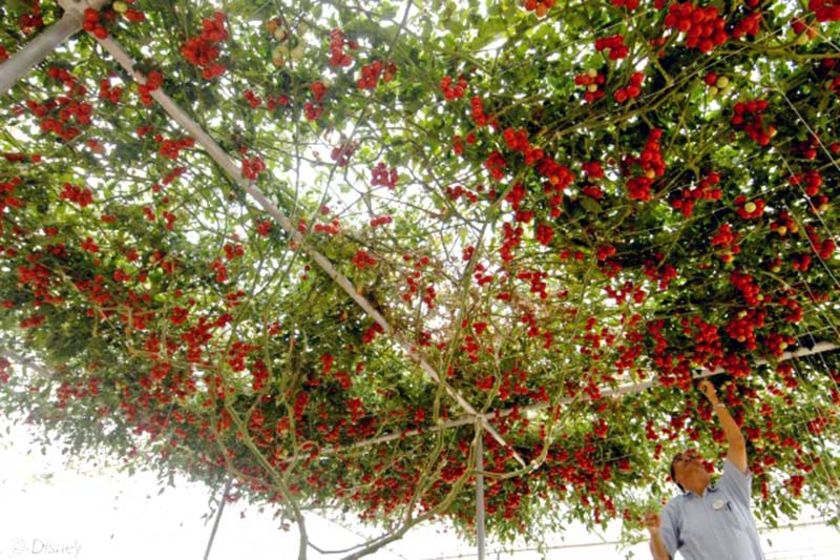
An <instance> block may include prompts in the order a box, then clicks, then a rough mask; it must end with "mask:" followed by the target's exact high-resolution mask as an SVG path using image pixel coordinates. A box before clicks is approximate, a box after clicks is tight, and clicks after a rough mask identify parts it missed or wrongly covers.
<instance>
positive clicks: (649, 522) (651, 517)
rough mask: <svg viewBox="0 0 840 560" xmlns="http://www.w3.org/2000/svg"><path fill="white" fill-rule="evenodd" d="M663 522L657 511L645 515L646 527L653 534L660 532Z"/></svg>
mask: <svg viewBox="0 0 840 560" xmlns="http://www.w3.org/2000/svg"><path fill="white" fill-rule="evenodd" d="M661 525H662V522H661V521H660V519H659V514H658V513H655V512H650V513H648V514H647V515H645V527H647V530H648V531H649V532H650V534H651V535H653V534H654V533H659V530H660V528H661Z"/></svg>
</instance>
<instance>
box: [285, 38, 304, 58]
mask: <svg viewBox="0 0 840 560" xmlns="http://www.w3.org/2000/svg"><path fill="white" fill-rule="evenodd" d="M305 52H306V47H305V46H304V44H303V42H302V41H301V42H300V43H298V46H296V47H295V48H293V49H292V50H291V51H289V58H291V59H292V60H294V61H295V62H297V61H298V60H300V59H301V58H303V55H304V53H305Z"/></svg>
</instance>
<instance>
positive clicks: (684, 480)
mask: <svg viewBox="0 0 840 560" xmlns="http://www.w3.org/2000/svg"><path fill="white" fill-rule="evenodd" d="M699 388H700V390H701V391H702V392H703V394H704V395H705V396H706V398H708V399H709V402H710V403H711V404H712V408H714V411H715V413H716V414H717V417H718V420H719V421H720V426H721V428H723V433H724V435H725V436H726V442H727V445H728V446H729V448H728V449H727V452H726V461H725V462H724V465H723V476H721V478H720V481H719V482H718V483H717V484H716V485H711V486H710V485H709V482H710V475H709V472H708V471H707V470H706V469H705V467H704V465H703V460H702V458H701V457H700V456H699V455H698V454H697V452H696V451H694V450H688V451H685V452H683V453H678V454H677V455H676V456H675V457H674V459H673V461H671V478H672V479H673V480H674V482H676V483H677V486H679V487H680V490H682V491H683V494H682V495H680V496H677V497H675V498H673V499H672V500H671V501H670V502H668V504H667V505H666V506H665V507H664V508H663V509H662V511H661V513H660V514H658V515H657V514H656V513H652V514H649V515H648V516H647V518H646V519H645V524H646V525H647V528H648V531H649V532H650V550H651V552H652V553H653V558H654V559H655V560H669V559H671V558H673V557H674V556H675V555H676V553H677V551H678V550H679V552H680V555H681V556H682V557H683V558H685V559H686V560H763V558H764V555H763V554H762V552H761V545H760V543H759V538H758V531H756V528H755V520H754V519H753V516H752V513H751V512H750V495H751V484H750V481H751V480H752V475H751V474H750V473H749V470H748V469H747V449H746V443H745V441H744V436H743V435H742V434H741V429H740V428H739V427H738V424H736V423H735V420H734V419H733V418H732V416H731V415H730V414H729V411H727V410H726V406H725V405H724V404H723V403H721V402H720V401H719V400H718V396H717V392H716V391H715V388H714V385H712V384H711V383H710V382H709V381H708V380H705V379H704V380H703V381H701V382H700V385H699Z"/></svg>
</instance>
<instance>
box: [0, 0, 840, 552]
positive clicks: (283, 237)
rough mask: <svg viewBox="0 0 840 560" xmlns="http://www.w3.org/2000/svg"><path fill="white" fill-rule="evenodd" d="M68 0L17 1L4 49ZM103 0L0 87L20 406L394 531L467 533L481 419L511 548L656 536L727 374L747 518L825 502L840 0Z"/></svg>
mask: <svg viewBox="0 0 840 560" xmlns="http://www.w3.org/2000/svg"><path fill="white" fill-rule="evenodd" d="M62 13H63V11H62V9H61V7H60V6H58V5H57V4H56V3H54V2H47V1H44V2H42V3H40V2H38V1H37V0H34V1H33V0H29V1H26V0H15V1H11V0H10V1H7V2H4V3H2V4H0V21H2V25H0V60H4V59H8V58H11V57H13V56H15V54H16V53H17V52H18V51H20V50H21V49H23V48H24V45H26V43H27V42H28V41H29V40H31V39H32V38H33V37H35V36H37V35H38V34H39V33H41V32H42V30H43V29H44V28H45V27H48V26H50V25H51V24H53V23H54V22H56V21H57V20H59V19H60V18H61V17H62ZM83 20H84V21H83V24H82V26H83V31H81V32H80V33H78V34H76V35H75V36H73V37H72V38H70V39H69V40H68V41H66V42H65V43H63V44H62V45H61V46H60V47H58V48H57V49H56V50H55V52H54V53H52V54H51V55H49V56H48V57H47V58H46V60H45V61H44V62H42V63H41V64H39V65H38V66H37V67H36V68H35V69H33V70H32V71H31V72H29V73H28V74H27V75H26V76H25V78H24V79H23V80H21V81H20V82H18V83H17V84H16V85H15V86H14V87H13V88H12V89H11V90H10V91H9V92H7V93H6V95H5V96H4V97H3V98H2V103H0V119H2V122H3V128H2V133H0V153H1V154H2V156H3V157H2V158H0V213H1V214H2V222H0V304H1V305H0V326H2V331H0V332H1V333H2V334H0V345H2V355H3V356H5V358H4V359H3V361H2V365H3V368H2V369H0V408H2V410H3V411H4V412H5V413H6V414H8V415H11V416H16V417H20V416H21V415H23V417H25V418H27V419H28V420H29V421H30V422H33V423H36V424H38V425H42V426H43V427H45V428H47V429H48V430H49V431H48V433H50V434H56V435H57V436H60V437H61V438H62V439H61V441H63V442H64V443H63V445H66V446H67V447H68V449H71V450H73V452H76V453H84V452H85V451H86V450H88V449H93V448H100V447H102V446H105V447H106V448H108V449H110V450H112V451H114V452H115V453H117V454H118V455H119V456H121V457H124V458H125V459H126V460H127V461H138V460H139V461H140V462H141V463H142V464H143V465H145V466H147V467H149V466H151V467H152V468H156V469H158V470H159V471H160V472H161V473H170V472H182V473H186V474H188V475H189V476H191V477H193V478H195V479H200V480H204V481H206V482H207V483H208V484H210V485H212V486H213V487H220V486H222V485H223V484H224V481H227V480H230V481H232V484H233V486H232V487H233V489H234V493H235V495H236V496H238V497H240V498H241V499H243V500H248V501H250V502H253V503H260V504H271V505H273V506H276V507H277V508H278V509H280V510H282V511H283V512H284V515H286V517H288V518H289V519H291V520H293V521H295V522H297V523H302V522H303V519H304V515H303V513H302V512H305V511H306V510H307V509H310V508H333V509H336V510H343V511H346V512H350V513H352V514H353V515H358V516H359V517H360V518H361V519H363V520H368V521H371V522H375V523H379V524H384V525H386V526H388V527H389V528H391V529H392V530H393V531H394V532H398V530H399V529H400V528H404V527H408V526H410V525H412V524H414V523H416V522H418V521H420V520H424V519H428V518H437V519H447V520H449V521H451V522H452V523H454V524H455V525H456V526H458V527H460V528H461V529H462V530H464V531H465V532H469V531H471V527H472V524H473V523H474V515H475V495H474V487H473V480H474V473H475V471H474V469H473V467H472V465H473V464H474V453H475V448H476V446H475V439H476V437H481V438H483V444H484V456H483V458H484V468H485V471H486V473H487V474H486V476H487V477H488V478H487V481H486V482H487V488H486V493H487V496H486V510H487V523H488V529H489V530H490V531H491V532H492V533H493V534H495V535H496V536H497V537H499V538H502V539H509V538H513V537H515V536H517V535H522V534H524V535H528V534H531V536H535V535H539V534H540V533H542V531H543V529H544V528H559V527H562V526H563V525H564V524H565V523H567V522H570V521H573V520H577V521H582V522H584V523H586V524H588V525H589V526H594V525H597V524H601V523H604V522H606V521H608V520H612V519H624V520H625V521H626V525H627V527H628V528H629V529H633V528H638V527H639V519H640V514H641V512H642V511H644V510H645V509H646V508H650V507H651V506H654V507H655V505H656V503H657V502H658V501H659V500H660V499H662V498H664V497H668V496H670V495H671V494H672V492H673V491H674V488H675V487H673V486H671V485H669V484H667V482H666V479H667V462H668V460H669V458H670V456H671V454H672V453H673V452H674V451H677V450H681V449H683V448H684V447H685V446H686V445H688V444H691V443H692V442H696V443H693V444H694V445H699V446H700V447H701V448H702V449H704V450H705V451H706V454H707V456H708V457H709V458H710V459H711V460H714V459H715V458H716V457H717V455H716V454H717V453H718V452H720V453H723V452H724V450H725V446H724V445H723V434H722V432H721V431H720V430H719V429H718V428H717V427H716V424H715V422H714V420H713V415H712V410H711V408H710V406H709V405H708V403H706V402H704V400H703V399H702V397H701V396H700V394H699V393H698V392H697V391H695V390H694V389H693V388H692V378H693V377H696V376H698V375H700V374H703V372H707V373H708V372H714V371H719V372H723V373H722V374H721V375H720V376H719V377H720V378H722V379H723V380H724V381H725V383H723V384H720V383H719V385H720V389H719V391H720V393H721V397H722V399H723V400H724V401H725V402H727V403H728V404H729V406H730V407H731V410H732V411H733V414H734V416H735V417H736V419H737V420H738V421H739V422H740V423H741V424H742V427H743V430H744V433H745V435H746V436H747V437H748V439H749V456H750V462H751V468H752V471H753V473H754V479H753V482H754V497H755V511H756V515H757V516H759V517H760V518H761V519H763V520H765V521H767V522H770V523H772V522H773V521H774V520H776V519H778V518H779V516H780V515H783V514H787V515H792V514H795V513H796V511H797V509H798V508H799V507H800V506H801V505H802V504H812V505H815V506H816V507H818V508H820V511H821V512H822V513H823V514H824V515H825V516H827V518H829V519H834V520H837V516H838V514H840V511H838V509H837V504H838V503H840V500H838V499H837V497H838V490H840V488H838V484H839V483H840V481H839V480H838V472H840V470H839V469H840V462H838V457H840V454H838V453H837V444H838V412H837V411H838V404H840V390H839V389H838V381H840V373H838V356H837V355H836V354H834V353H832V352H831V351H830V348H832V344H834V343H837V342H838V341H840V336H838V335H839V334H840V331H838V327H839V326H840V313H838V299H837V297H838V288H839V287H840V282H839V281H838V277H840V267H838V259H837V251H836V242H837V233H838V228H840V223H838V222H839V221H840V220H838V218H840V213H838V211H837V201H836V200H835V199H836V197H837V195H838V188H840V166H838V161H840V130H838V123H840V102H838V95H840V24H838V23H837V21H838V20H840V4H838V3H837V2H836V0H810V2H805V1H802V2H793V1H788V2H785V1H781V0H773V1H771V0H746V1H743V2H741V1H711V2H702V3H699V4H695V3H691V2H673V1H668V0H654V1H650V0H641V1H639V0H611V1H575V2H554V0H525V1H524V2H519V1H517V2H513V1H509V0H503V1H493V2H489V1H479V0H470V1H463V2H460V1H458V2H456V1H439V0H413V1H409V2H390V1H379V0H377V1H368V0H328V1H319V2H315V1H308V0H303V1H295V2H289V1H286V0H274V1H264V2H260V1H245V0H228V1H215V2H213V1H208V0H205V1H201V2H170V1H163V0H137V1H129V0H123V1H117V2H113V3H112V4H109V5H107V6H105V7H103V8H102V9H101V10H99V11H97V10H94V9H89V10H87V11H86V12H84V15H83ZM114 41H116V42H118V44H119V45H122V48H123V49H124V50H125V52H126V53H127V54H128V56H129V57H130V59H131V60H133V61H134V67H133V70H134V74H132V73H131V72H129V71H128V70H126V68H125V67H124V66H121V64H120V63H119V62H118V61H117V60H116V59H115V58H114V56H113V50H112V49H109V47H108V45H109V44H110V46H111V47H113V45H114V44H116V43H114ZM164 93H165V94H168V96H169V97H170V98H171V100H172V101H174V104H176V105H177V106H180V107H181V108H182V109H183V111H184V114H185V115H186V116H187V117H188V118H189V119H192V120H193V121H194V122H195V123H197V125H198V126H199V127H200V129H203V130H204V131H206V133H207V134H208V135H209V138H212V139H213V140H215V142H217V147H219V148H221V151H222V153H224V152H226V153H227V154H228V155H229V158H230V159H229V160H228V165H227V166H225V165H224V163H223V162H220V159H219V157H217V156H218V154H216V153H215V152H214V151H213V150H212V149H210V148H208V145H207V144H206V143H205V142H204V141H203V140H202V139H201V138H199V137H197V136H196V134H195V132H194V131H188V130H187V129H185V128H184V127H183V126H182V124H183V122H181V123H180V124H179V122H177V121H176V120H174V119H173V118H172V117H171V116H170V114H168V113H167V111H166V110H165V108H164V107H163V106H162V105H160V103H159V101H160V99H161V94H164ZM286 220H288V221H286ZM820 345H821V346H820ZM815 348H817V349H819V348H827V349H829V351H823V352H816V353H812V354H811V355H810V356H808V357H798V358H794V359H785V358H789V357H790V356H791V353H797V352H798V353H800V354H805V353H808V352H809V351H814V349H815ZM24 366H26V367H24ZM477 433H478V434H479V436H476V434H477ZM370 440H373V441H370ZM313 540H314V541H317V539H313ZM316 544H317V543H316Z"/></svg>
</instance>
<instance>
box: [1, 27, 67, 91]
mask: <svg viewBox="0 0 840 560" xmlns="http://www.w3.org/2000/svg"><path fill="white" fill-rule="evenodd" d="M81 29H82V18H81V16H80V15H79V14H78V13H77V12H65V13H64V16H62V18H61V19H60V20H58V21H57V22H55V23H54V24H52V25H50V26H49V27H47V28H46V29H44V30H43V31H41V32H40V33H39V34H38V35H37V36H36V37H35V38H34V39H32V40H31V41H29V42H28V43H26V45H24V47H23V48H22V49H21V50H19V51H18V52H17V53H15V55H14V56H12V58H10V59H9V60H7V61H6V62H4V63H3V64H0V96H3V95H5V94H6V93H7V92H8V91H9V90H10V89H12V87H13V86H14V85H15V84H16V83H17V82H18V81H19V80H20V79H21V78H23V77H24V76H25V75H26V74H27V73H28V72H29V71H30V70H32V69H33V68H34V67H35V66H37V65H38V64H40V63H41V61H43V60H44V59H45V58H47V56H49V55H50V54H51V53H52V52H53V51H54V50H55V49H56V47H58V46H59V45H60V44H61V43H63V42H64V41H66V40H67V39H68V38H70V37H71V36H72V35H75V34H76V33H77V32H78V31H79V30H81Z"/></svg>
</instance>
